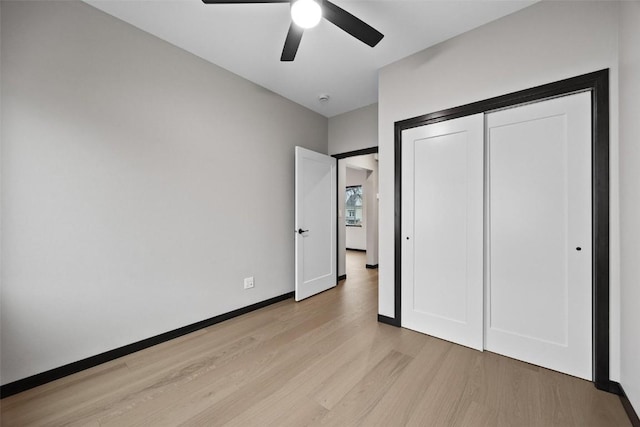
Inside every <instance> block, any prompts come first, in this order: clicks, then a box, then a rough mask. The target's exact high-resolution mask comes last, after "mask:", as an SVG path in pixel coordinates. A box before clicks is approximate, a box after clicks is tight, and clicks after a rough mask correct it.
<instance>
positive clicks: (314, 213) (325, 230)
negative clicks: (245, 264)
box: [295, 147, 337, 301]
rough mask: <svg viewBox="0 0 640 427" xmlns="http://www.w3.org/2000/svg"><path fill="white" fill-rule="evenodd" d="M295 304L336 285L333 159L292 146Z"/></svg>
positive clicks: (335, 215) (334, 172) (334, 176)
mask: <svg viewBox="0 0 640 427" xmlns="http://www.w3.org/2000/svg"><path fill="white" fill-rule="evenodd" d="M295 157H296V166H295V168H296V171H295V265H296V267H295V270H296V271H295V275H296V278H295V288H296V289H295V291H296V292H295V294H296V295H295V296H296V301H300V300H302V299H304V298H308V297H310V296H312V295H315V294H317V293H319V292H322V291H324V290H327V289H329V288H332V287H334V286H336V284H337V274H336V231H337V227H336V225H337V223H336V221H337V211H336V203H337V195H336V191H337V184H336V159H334V158H333V157H330V156H327V155H325V154H320V153H316V152H314V151H311V150H307V149H306V148H302V147H296V148H295Z"/></svg>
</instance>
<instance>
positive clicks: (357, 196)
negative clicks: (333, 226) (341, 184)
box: [344, 185, 363, 227]
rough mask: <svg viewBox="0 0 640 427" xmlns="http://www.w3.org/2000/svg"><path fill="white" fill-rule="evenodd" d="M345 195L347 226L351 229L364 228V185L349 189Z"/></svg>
mask: <svg viewBox="0 0 640 427" xmlns="http://www.w3.org/2000/svg"><path fill="white" fill-rule="evenodd" d="M345 195H346V199H345V200H346V201H345V204H344V210H345V224H346V225H347V226H351V227H362V198H363V196H362V185H351V186H349V187H347V188H346V194H345Z"/></svg>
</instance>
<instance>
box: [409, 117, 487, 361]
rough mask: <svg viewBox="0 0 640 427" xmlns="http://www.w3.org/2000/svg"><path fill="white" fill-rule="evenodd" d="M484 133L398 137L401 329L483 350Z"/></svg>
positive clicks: (434, 129)
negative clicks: (400, 174) (400, 199)
mask: <svg viewBox="0 0 640 427" xmlns="http://www.w3.org/2000/svg"><path fill="white" fill-rule="evenodd" d="M483 127H484V115H483V114H477V115H474V116H467V117H463V118H460V119H455V120H448V121H445V122H441V123H436V124H432V125H426V126H421V127H418V128H414V129H409V130H406V131H404V132H403V133H402V243H403V244H402V317H401V319H402V326H404V327H406V328H409V329H413V330H416V331H419V332H423V333H426V334H429V335H433V336H436V337H439V338H443V339H446V340H449V341H453V342H455V343H458V344H462V345H465V346H468V347H472V348H475V349H478V350H482V344H483V341H482V334H483V320H482V316H483V313H482V298H483V286H482V280H483V271H482V269H483V162H484V157H483Z"/></svg>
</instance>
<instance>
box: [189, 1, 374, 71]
mask: <svg viewBox="0 0 640 427" xmlns="http://www.w3.org/2000/svg"><path fill="white" fill-rule="evenodd" d="M202 1H203V2H204V3H207V4H240V3H291V19H292V22H291V25H290V26H289V32H288V33H287V38H286V39H285V41H284V48H283V49H282V55H281V56H280V61H293V59H294V58H295V57H296V52H298V46H300V41H301V40H302V33H303V32H304V30H305V29H308V28H312V27H314V26H316V25H317V24H318V22H320V19H321V18H325V19H326V20H327V21H329V22H331V23H332V24H334V25H336V26H337V27H339V28H341V29H342V30H344V31H346V32H347V33H349V34H351V35H352V36H353V37H355V38H357V39H358V40H360V41H361V42H363V43H365V44H367V45H369V46H371V47H374V46H375V45H377V44H378V42H379V41H380V40H382V38H383V37H384V35H383V34H382V33H381V32H380V31H378V30H376V29H375V28H373V27H372V26H370V25H369V24H367V23H366V22H364V21H362V20H360V19H358V18H356V17H355V16H353V15H352V14H350V13H349V12H347V11H346V10H344V9H342V8H340V7H338V6H336V5H335V4H333V3H331V2H330V1H329V0H202Z"/></svg>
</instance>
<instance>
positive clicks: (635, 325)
mask: <svg viewBox="0 0 640 427" xmlns="http://www.w3.org/2000/svg"><path fill="white" fill-rule="evenodd" d="M620 17H621V22H620V27H621V31H620V230H621V231H622V233H621V242H620V243H621V250H620V255H621V258H620V265H621V277H620V278H621V285H622V289H621V297H622V298H621V300H622V325H621V327H622V331H621V332H622V337H621V343H622V348H621V356H622V367H621V378H620V382H621V384H622V386H623V387H624V389H625V392H626V393H627V396H628V397H629V400H630V401H631V402H632V404H633V406H634V407H635V410H636V412H637V413H640V363H638V357H639V355H640V309H639V308H638V304H640V263H638V254H640V189H639V188H638V186H639V184H640V121H638V118H640V30H639V29H640V2H637V1H636V2H624V3H622V5H621V8H620Z"/></svg>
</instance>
